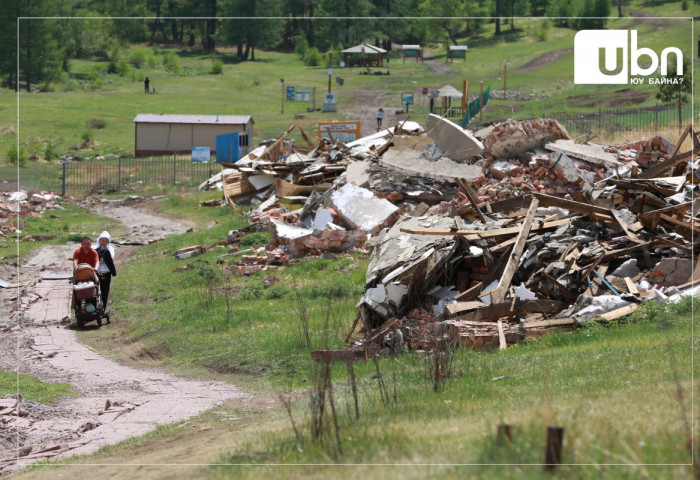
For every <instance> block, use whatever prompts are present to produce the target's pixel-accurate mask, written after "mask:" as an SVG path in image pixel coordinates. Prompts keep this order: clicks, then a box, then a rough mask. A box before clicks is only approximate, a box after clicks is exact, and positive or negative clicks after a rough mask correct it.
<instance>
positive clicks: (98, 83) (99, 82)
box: [88, 77, 105, 90]
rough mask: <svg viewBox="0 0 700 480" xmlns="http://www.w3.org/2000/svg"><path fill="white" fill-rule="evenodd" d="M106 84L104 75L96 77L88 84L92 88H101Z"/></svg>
mask: <svg viewBox="0 0 700 480" xmlns="http://www.w3.org/2000/svg"><path fill="white" fill-rule="evenodd" d="M104 86H105V80H104V78H102V77H96V78H94V79H93V80H92V81H91V82H90V83H89V84H88V88H89V89H90V90H99V89H100V88H102V87H104Z"/></svg>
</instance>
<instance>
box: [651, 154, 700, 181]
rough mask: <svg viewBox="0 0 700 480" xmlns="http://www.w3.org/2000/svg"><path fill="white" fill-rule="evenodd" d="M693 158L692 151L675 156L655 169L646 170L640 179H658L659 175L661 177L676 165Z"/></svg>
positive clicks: (655, 166)
mask: <svg viewBox="0 0 700 480" xmlns="http://www.w3.org/2000/svg"><path fill="white" fill-rule="evenodd" d="M691 157H692V151H690V152H685V153H680V154H677V155H674V156H673V157H671V158H670V159H669V160H666V161H665V162H664V163H660V164H658V165H654V166H653V167H651V168H648V169H646V170H644V171H643V172H642V173H641V174H640V175H639V177H638V178H641V179H650V178H657V177H658V176H659V175H661V174H662V173H664V172H665V171H667V170H670V169H672V168H673V167H675V166H676V165H678V164H680V163H682V162H684V161H686V160H688V159H689V158H691Z"/></svg>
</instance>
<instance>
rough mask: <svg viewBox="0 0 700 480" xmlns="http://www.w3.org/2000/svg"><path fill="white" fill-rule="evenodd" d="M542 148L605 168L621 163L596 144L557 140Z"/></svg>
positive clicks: (620, 164)
mask: <svg viewBox="0 0 700 480" xmlns="http://www.w3.org/2000/svg"><path fill="white" fill-rule="evenodd" d="M544 148H546V149H547V150H549V151H551V152H560V151H561V152H564V153H565V154H566V155H568V156H569V157H573V158H578V159H579V160H584V161H586V162H588V163H592V164H594V165H602V166H606V167H611V166H622V165H624V164H623V163H622V162H619V161H618V160H617V156H616V155H615V154H612V153H609V152H606V151H605V150H603V146H602V145H597V144H594V143H593V144H578V143H574V141H573V140H557V141H556V142H550V143H547V144H546V145H545V146H544Z"/></svg>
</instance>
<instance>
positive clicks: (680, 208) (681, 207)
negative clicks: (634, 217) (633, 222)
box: [639, 202, 693, 219]
mask: <svg viewBox="0 0 700 480" xmlns="http://www.w3.org/2000/svg"><path fill="white" fill-rule="evenodd" d="M692 207H693V202H685V203H681V204H678V205H672V206H670V207H664V208H657V209H656V210H651V211H649V212H644V213H640V214H639V218H640V219H647V218H648V219H651V218H653V217H654V215H657V214H659V213H671V214H674V213H678V212H686V211H688V210H689V209H691V208H692Z"/></svg>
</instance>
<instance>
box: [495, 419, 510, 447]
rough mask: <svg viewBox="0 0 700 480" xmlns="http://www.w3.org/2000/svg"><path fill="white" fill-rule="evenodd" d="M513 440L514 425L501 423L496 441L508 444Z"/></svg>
mask: <svg viewBox="0 0 700 480" xmlns="http://www.w3.org/2000/svg"><path fill="white" fill-rule="evenodd" d="M512 441H513V425H508V424H507V423H501V424H500V425H499V426H498V427H497V430H496V443H497V444H498V445H508V444H510V443H511V442H512Z"/></svg>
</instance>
